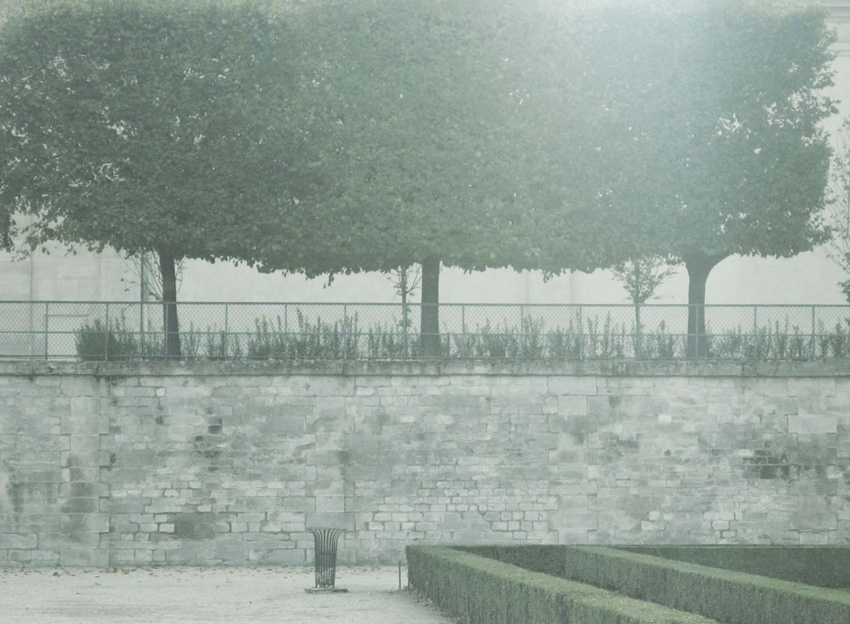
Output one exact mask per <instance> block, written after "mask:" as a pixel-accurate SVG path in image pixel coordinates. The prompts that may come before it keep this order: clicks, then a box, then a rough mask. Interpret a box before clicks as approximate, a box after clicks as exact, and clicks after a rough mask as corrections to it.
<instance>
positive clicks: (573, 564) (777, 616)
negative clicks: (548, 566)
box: [565, 546, 850, 624]
mask: <svg viewBox="0 0 850 624" xmlns="http://www.w3.org/2000/svg"><path fill="white" fill-rule="evenodd" d="M565 552H566V560H565V571H566V576H567V578H569V579H572V580H574V581H579V582H582V583H590V584H592V585H596V586H598V587H603V588H606V589H610V590H614V591H617V592H620V593H622V594H625V595H626V596H632V597H633V598H639V599H641V600H649V601H652V602H655V603H658V604H662V605H667V606H669V607H672V608H674V609H681V610H683V611H688V612H691V613H699V614H700V615H704V616H705V617H709V618H713V619H715V620H719V621H721V622H726V623H727V624H847V623H848V622H850V594H848V593H846V592H844V591H842V590H836V589H824V588H821V587H813V586H810V585H803V584H801V583H792V582H789V581H784V580H779V579H773V578H766V577H763V576H754V575H751V574H745V573H742V572H735V571H729V570H719V569H717V568H708V567H704V566H700V565H696V564H692V563H683V562H681V561H671V560H667V559H661V558H658V557H652V556H649V555H642V554H637V553H633V552H626V551H624V550H620V549H614V548H604V547H600V546H569V547H567V548H566V550H565Z"/></svg>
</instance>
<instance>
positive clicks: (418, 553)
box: [407, 546, 716, 624]
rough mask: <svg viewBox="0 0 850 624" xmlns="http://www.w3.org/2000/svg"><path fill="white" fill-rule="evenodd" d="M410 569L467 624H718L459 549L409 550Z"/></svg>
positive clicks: (416, 584)
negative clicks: (661, 623)
mask: <svg viewBox="0 0 850 624" xmlns="http://www.w3.org/2000/svg"><path fill="white" fill-rule="evenodd" d="M407 563H408V579H409V583H410V586H411V587H413V588H415V589H417V590H419V591H421V592H422V593H423V594H425V595H426V596H428V597H429V598H431V599H432V600H434V602H436V603H437V604H438V605H440V606H441V607H442V608H443V609H444V610H446V611H447V612H449V613H451V614H452V615H453V616H456V617H460V619H461V621H463V622H465V623H466V624H516V623H522V624H658V623H660V622H663V623H664V624H711V623H712V622H714V620H709V619H706V618H704V617H701V616H698V615H693V614H691V613H682V612H681V611H675V610H673V609H670V608H667V607H663V606H660V605H655V604H651V603H648V602H641V601H639V600H633V599H631V598H627V597H625V596H620V595H617V594H614V593H612V592H608V591H605V590H602V589H599V588H597V587H591V586H590V585H585V584H582V583H575V582H571V581H568V580H565V579H562V578H557V577H555V576H549V575H546V574H541V573H539V572H531V571H529V570H524V569H522V568H519V567H517V566H513V565H509V564H506V563H502V562H500V561H496V560H493V559H486V558H484V557H480V556H477V555H474V554H471V553H469V552H462V551H460V550H456V549H450V548H445V547H440V546H408V547H407ZM715 624H716V623H715Z"/></svg>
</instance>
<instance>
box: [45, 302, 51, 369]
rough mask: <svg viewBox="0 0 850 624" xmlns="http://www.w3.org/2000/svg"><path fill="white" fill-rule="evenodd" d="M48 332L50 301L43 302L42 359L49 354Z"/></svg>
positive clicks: (46, 357)
mask: <svg viewBox="0 0 850 624" xmlns="http://www.w3.org/2000/svg"><path fill="white" fill-rule="evenodd" d="M49 333H50V302H45V304H44V359H45V360H46V359H48V357H49V355H50V351H49V344H50V342H49V340H48V336H49Z"/></svg>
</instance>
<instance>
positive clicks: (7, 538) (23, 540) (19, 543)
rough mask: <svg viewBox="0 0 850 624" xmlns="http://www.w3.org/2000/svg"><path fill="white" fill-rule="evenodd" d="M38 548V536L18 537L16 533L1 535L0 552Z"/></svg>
mask: <svg viewBox="0 0 850 624" xmlns="http://www.w3.org/2000/svg"><path fill="white" fill-rule="evenodd" d="M36 546H38V536H37V535H33V534H30V535H18V534H14V533H0V550H7V549H30V548H35V547H36Z"/></svg>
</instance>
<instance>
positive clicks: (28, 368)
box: [0, 360, 850, 378]
mask: <svg viewBox="0 0 850 624" xmlns="http://www.w3.org/2000/svg"><path fill="white" fill-rule="evenodd" d="M50 375H61V376H68V375H76V376H94V377H119V378H120V377H132V376H141V377H160V376H178V377H197V376H290V375H321V376H329V375H330V376H342V377H359V376H378V375H381V376H386V375H393V376H410V377H414V376H417V377H418V376H442V375H478V376H480V375H489V376H553V375H554V376H602V377H828V378H835V377H850V360H820V361H817V362H804V361H760V362H742V361H738V362H735V361H663V360H661V361H634V360H593V361H568V362H560V361H559V362H553V361H544V360H498V361H494V360H433V361H340V360H333V361H327V360H325V361H315V360H311V361H307V360H298V361H279V360H278V361H272V360H229V361H210V360H199V361H195V362H193V361H179V362H175V361H172V362H169V361H165V360H157V361H125V362H120V361H116V362H81V361H70V360H69V361H58V360H49V361H44V360H16V361H5V362H0V376H23V377H33V376H50Z"/></svg>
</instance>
